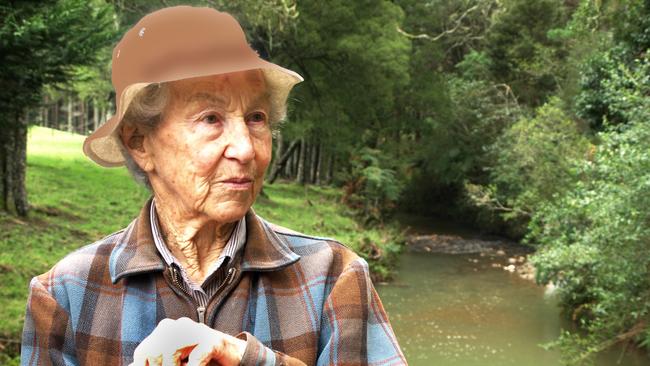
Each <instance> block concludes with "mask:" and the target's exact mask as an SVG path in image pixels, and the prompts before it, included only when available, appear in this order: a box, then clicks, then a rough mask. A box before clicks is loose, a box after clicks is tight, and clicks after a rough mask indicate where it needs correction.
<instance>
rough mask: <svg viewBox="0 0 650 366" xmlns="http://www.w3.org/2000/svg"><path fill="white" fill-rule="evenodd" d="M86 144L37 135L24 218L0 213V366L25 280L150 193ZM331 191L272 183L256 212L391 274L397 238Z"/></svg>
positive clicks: (126, 214)
mask: <svg viewBox="0 0 650 366" xmlns="http://www.w3.org/2000/svg"><path fill="white" fill-rule="evenodd" d="M83 139H84V137H83V136H81V135H76V134H69V133H65V132H61V131H56V130H51V129H46V128H40V127H34V128H32V129H30V132H29V140H28V162H27V166H28V167H27V191H28V193H29V200H30V204H31V206H32V207H31V212H30V215H29V217H28V218H25V219H23V218H17V217H14V216H9V215H6V214H1V213H0V281H1V282H2V286H1V287H0V299H1V300H0V364H2V365H8V364H10V365H13V364H18V352H19V347H20V333H21V331H22V326H23V320H24V312H25V303H26V299H27V290H28V288H27V287H28V284H29V280H30V279H31V278H32V277H33V276H35V275H38V274H40V273H43V272H45V271H47V270H48V269H49V268H50V267H51V266H52V265H53V264H54V263H56V262H57V261H58V260H59V259H61V258H62V257H63V256H65V255H66V254H67V253H69V252H71V251H73V250H75V249H77V248H78V247H80V246H83V245H85V244H89V243H92V242H94V241H95V240H98V239H100V238H102V237H104V236H105V235H107V234H109V233H111V232H114V231H116V230H119V229H121V228H122V227H124V226H126V225H128V223H129V222H130V221H131V220H133V218H135V217H136V216H137V214H138V212H139V211H140V209H141V207H142V205H143V203H144V202H145V201H146V200H147V198H148V197H149V193H148V192H147V191H146V190H145V189H144V188H142V187H140V186H137V185H136V184H135V183H133V181H132V180H131V178H130V177H129V175H128V172H127V171H126V170H125V169H123V168H119V169H104V168H100V167H98V166H95V165H94V164H93V163H92V162H91V161H90V160H88V159H87V158H86V157H85V156H83V154H82V152H81V151H82V150H81V144H82V142H83ZM339 198H340V192H339V191H338V190H337V189H335V188H330V187H316V186H300V185H296V184H292V183H276V184H273V185H266V186H265V187H264V196H261V197H259V198H258V201H257V203H256V204H255V206H254V209H255V210H256V212H257V213H258V214H259V215H260V216H262V217H264V218H265V219H267V220H269V221H271V222H274V223H276V224H278V225H282V226H286V227H289V228H291V229H293V230H296V231H300V232H303V233H306V234H313V235H318V236H326V237H331V238H334V239H336V240H339V241H340V242H342V243H344V244H346V245H347V246H348V247H350V248H351V249H353V250H355V251H357V252H358V253H360V254H362V255H363V256H364V257H366V258H367V260H368V262H369V264H370V267H371V271H372V272H373V274H374V275H375V276H376V277H377V278H378V279H379V278H382V277H386V276H388V275H389V274H390V273H391V266H392V263H394V261H395V259H396V255H397V253H398V251H399V246H398V245H397V244H394V243H395V235H396V231H391V230H390V229H367V228H362V227H361V226H359V225H358V224H357V222H356V221H355V220H354V218H353V216H352V213H351V212H350V210H349V209H348V208H347V207H345V206H344V205H343V204H341V203H340V199H339Z"/></svg>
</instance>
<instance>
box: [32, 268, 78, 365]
mask: <svg viewBox="0 0 650 366" xmlns="http://www.w3.org/2000/svg"><path fill="white" fill-rule="evenodd" d="M20 359H21V361H20V364H21V365H23V366H25V365H30V366H31V365H78V364H79V362H78V361H77V359H76V356H75V347H74V333H73V331H72V325H71V322H70V316H69V313H68V311H66V309H64V308H63V307H62V306H61V304H59V303H58V302H57V301H56V299H55V298H54V297H53V296H52V294H51V293H50V292H49V291H48V290H47V289H46V288H45V286H43V284H42V283H41V282H40V281H39V279H38V277H35V278H33V279H32V282H31V284H30V289H29V298H28V299H27V310H26V315H25V325H24V328H23V336H22V344H21V351H20Z"/></svg>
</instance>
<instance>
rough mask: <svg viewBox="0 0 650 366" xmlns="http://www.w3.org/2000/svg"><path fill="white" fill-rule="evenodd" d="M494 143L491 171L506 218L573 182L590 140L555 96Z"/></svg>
mask: <svg viewBox="0 0 650 366" xmlns="http://www.w3.org/2000/svg"><path fill="white" fill-rule="evenodd" d="M491 148H492V149H493V151H494V152H493V153H494V155H495V156H496V164H495V166H494V167H493V168H491V172H490V181H491V184H492V187H493V189H494V199H495V200H496V202H501V203H502V205H503V207H502V209H504V210H505V211H504V213H503V216H504V218H505V219H506V220H511V219H515V220H517V219H521V218H522V216H524V217H529V216H530V215H531V214H532V213H533V212H536V211H537V208H538V206H539V205H541V204H545V203H546V202H549V201H552V200H553V198H554V197H555V196H556V195H558V194H562V193H563V192H564V191H565V190H566V189H568V188H569V187H571V185H572V184H573V180H572V178H571V171H572V170H573V167H574V164H575V161H576V160H581V159H582V158H584V157H585V156H586V154H587V151H588V141H587V139H586V138H585V137H584V136H583V134H582V133H581V132H580V131H579V130H578V126H577V125H576V123H575V122H574V121H573V120H571V119H570V118H569V117H568V116H567V115H566V114H565V113H564V111H563V109H562V106H561V101H560V100H558V99H551V100H550V101H549V102H548V103H547V104H544V105H543V106H541V107H539V108H538V109H537V110H536V111H535V115H534V116H533V117H532V118H525V117H524V118H522V119H520V120H519V121H517V122H516V123H514V124H513V125H512V126H510V127H509V128H508V129H507V130H506V131H504V133H503V135H501V136H500V137H499V139H498V141H497V142H496V143H495V144H494V145H493V146H492V147H491ZM506 208H508V209H506ZM497 209H498V207H497ZM518 222H521V220H518Z"/></svg>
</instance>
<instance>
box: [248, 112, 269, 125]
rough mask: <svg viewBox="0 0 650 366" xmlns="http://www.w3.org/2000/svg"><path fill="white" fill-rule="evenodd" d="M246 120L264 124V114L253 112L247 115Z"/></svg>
mask: <svg viewBox="0 0 650 366" xmlns="http://www.w3.org/2000/svg"><path fill="white" fill-rule="evenodd" d="M246 120H247V121H249V122H254V123H259V122H266V114H264V113H262V112H253V113H251V114H249V115H248V118H246Z"/></svg>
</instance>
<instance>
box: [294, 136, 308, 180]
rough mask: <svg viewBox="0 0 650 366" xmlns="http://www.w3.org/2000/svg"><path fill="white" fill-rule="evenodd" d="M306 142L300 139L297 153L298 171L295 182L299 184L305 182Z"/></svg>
mask: <svg viewBox="0 0 650 366" xmlns="http://www.w3.org/2000/svg"><path fill="white" fill-rule="evenodd" d="M306 150H307V144H306V143H305V139H304V138H301V139H300V155H298V171H297V173H296V182H297V183H300V184H304V183H305V159H307V154H306Z"/></svg>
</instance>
